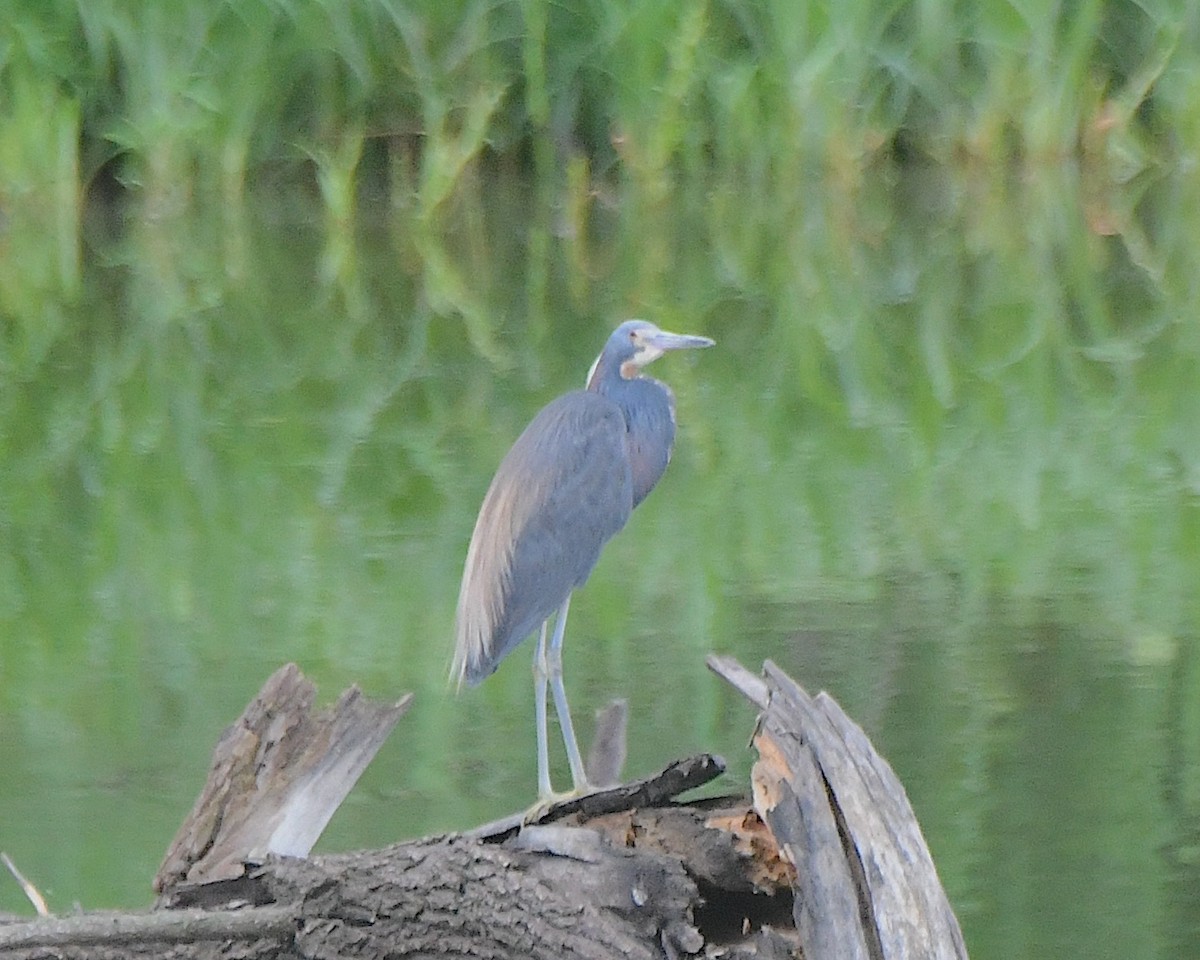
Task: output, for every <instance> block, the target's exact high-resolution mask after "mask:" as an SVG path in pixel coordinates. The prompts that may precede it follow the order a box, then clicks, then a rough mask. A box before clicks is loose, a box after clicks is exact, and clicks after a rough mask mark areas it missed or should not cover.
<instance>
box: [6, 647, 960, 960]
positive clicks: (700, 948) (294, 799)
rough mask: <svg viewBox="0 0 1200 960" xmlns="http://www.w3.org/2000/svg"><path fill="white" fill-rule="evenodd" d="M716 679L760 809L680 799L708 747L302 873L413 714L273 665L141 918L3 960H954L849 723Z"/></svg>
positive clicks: (881, 786) (923, 863)
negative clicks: (322, 835) (402, 721)
mask: <svg viewBox="0 0 1200 960" xmlns="http://www.w3.org/2000/svg"><path fill="white" fill-rule="evenodd" d="M710 667H712V669H713V670H714V671H715V672H717V673H718V674H720V675H721V676H723V677H725V678H726V679H727V680H728V681H729V682H731V683H732V684H733V685H734V686H735V687H737V688H738V689H739V690H740V691H741V692H742V693H743V694H744V695H746V696H747V698H748V699H750V700H751V701H752V702H753V703H754V704H755V705H756V706H758V707H759V709H760V714H759V718H758V724H757V727H756V731H755V734H754V741H753V742H754V745H755V747H756V749H757V751H758V761H757V763H756V764H755V766H754V770H753V773H752V776H751V790H750V797H749V798H745V797H717V798H711V797H710V798H707V799H703V800H693V801H691V802H683V801H680V800H679V799H678V797H679V795H680V794H682V793H685V792H687V791H689V790H692V789H694V788H695V787H697V786H700V785H703V784H705V783H707V782H708V781H710V780H712V779H713V778H714V777H716V776H719V775H720V773H721V772H722V771H723V769H724V764H723V762H722V761H721V760H720V759H719V758H717V757H712V756H706V755H702V756H700V757H695V758H692V759H689V760H685V761H679V762H676V763H672V764H670V765H669V766H668V767H667V768H666V769H664V770H663V771H662V772H661V773H659V774H657V775H655V776H653V777H649V778H646V779H644V780H640V781H635V782H633V783H629V784H624V785H619V786H616V787H613V788H611V789H605V790H602V791H599V792H597V793H594V794H591V795H588V796H586V797H582V798H578V799H575V800H572V801H569V802H567V803H561V804H557V805H554V806H551V807H549V808H547V809H545V810H543V811H540V816H538V817H537V818H535V819H534V821H533V822H531V820H530V818H529V817H528V816H527V815H524V816H523V815H515V816H513V817H509V818H505V819H503V820H500V821H497V822H496V823H493V824H488V825H485V826H484V827H480V828H476V829H475V830H472V831H471V832H470V833H469V834H463V835H459V834H455V835H451V836H444V837H429V838H425V839H421V840H416V841H411V842H406V843H400V844H396V845H394V846H391V847H387V848H385V849H383V850H374V851H362V852H357V853H347V854H338V855H332V856H322V857H311V858H310V857H308V856H307V854H308V850H309V849H310V848H311V845H312V842H314V841H315V839H316V834H319V832H320V829H321V828H322V827H323V826H324V824H325V822H327V821H328V818H329V816H330V815H331V814H332V812H333V809H335V808H336V806H337V804H338V803H340V801H341V799H342V798H343V797H344V796H345V793H346V792H347V791H348V790H349V789H350V787H351V786H352V785H353V782H354V780H355V779H356V778H357V776H358V774H359V773H361V771H362V769H363V768H365V766H366V764H367V763H368V762H369V761H370V759H371V757H372V756H373V755H374V753H375V751H376V750H377V749H378V746H379V745H380V744H381V743H382V742H383V739H384V738H385V737H386V736H387V733H388V732H389V731H390V730H391V728H392V726H393V725H394V724H395V722H396V721H397V719H398V718H399V716H400V715H401V714H402V713H403V711H404V709H405V708H406V707H407V698H406V699H405V700H402V701H401V702H399V703H396V704H383V705H381V704H371V703H369V702H367V701H365V700H364V699H363V698H361V697H360V696H359V695H358V693H357V691H356V690H351V691H349V692H348V693H347V694H345V695H344V696H343V697H342V699H341V700H339V702H338V704H337V705H335V707H333V708H332V709H331V710H330V711H327V712H326V713H324V714H319V715H314V714H312V711H311V705H312V690H311V685H308V686H306V684H307V681H305V680H304V679H303V677H301V676H300V675H299V672H298V671H296V670H295V668H294V667H290V666H289V667H287V668H284V669H283V670H281V671H280V672H279V673H277V674H276V675H275V676H274V677H273V678H272V679H271V680H270V681H268V683H267V685H266V686H265V687H264V689H263V691H262V693H260V695H259V697H257V698H256V699H255V701H254V702H252V703H251V705H250V706H249V707H248V708H247V710H246V713H245V714H243V716H242V718H240V719H239V721H238V722H237V723H235V724H234V725H233V726H232V727H231V728H230V729H229V730H227V731H226V733H225V734H224V735H223V736H222V739H221V742H220V744H218V748H217V750H216V752H215V754H214V761H213V768H212V772H211V774H210V778H209V782H208V784H207V785H206V787H205V790H204V792H203V793H202V795H201V797H200V799H199V800H198V801H197V804H196V807H195V809H194V810H193V811H192V815H191V816H190V817H189V818H188V820H187V821H186V822H185V824H184V825H183V827H182V828H181V830H180V832H179V834H178V835H177V837H176V839H175V841H174V842H173V843H172V845H171V848H170V850H169V851H168V854H167V857H166V858H165V860H164V863H163V867H162V869H161V870H160V872H159V875H158V877H157V878H156V880H155V886H156V889H157V890H158V891H159V894H160V895H159V899H158V902H157V903H156V904H155V906H154V908H153V909H150V910H147V911H144V912H136V913H96V914H83V915H79V916H72V917H67V918H54V917H48V918H42V919H39V920H35V921H28V922H16V923H0V958H32V957H37V958H47V957H72V958H73V957H88V958H95V960H108V958H132V957H166V958H187V960H206V958H215V957H222V958H234V957H246V958H258V957H263V958H266V957H271V958H293V957H294V958H325V957H365V958H382V957H463V956H471V957H493V958H508V957H532V958H543V957H544V958H551V957H554V958H560V957H566V958H570V957H580V958H597V960H599V958H608V957H627V958H628V957H631V958H642V957H645V958H652V957H653V958H661V957H668V958H677V957H689V956H697V955H701V956H725V957H730V958H738V957H747V958H748V957H763V958H776V957H779V958H782V957H799V956H803V957H805V958H807V960H824V958H834V957H836V958H858V957H864V958H879V960H884V958H900V957H913V958H917V957H920V958H927V957H928V958H951V957H965V956H966V951H965V949H964V948H963V944H962V937H961V934H960V933H959V930H958V924H957V922H956V921H955V918H954V914H953V912H952V911H951V909H950V907H949V904H948V901H947V900H946V897H945V894H944V893H943V892H942V889H941V886H940V884H939V883H938V880H937V875H936V872H935V871H934V868H933V863H932V860H931V859H930V857H929V853H928V850H927V848H926V846H925V843H924V840H923V838H922V837H921V833H920V829H919V827H918V826H917V824H916V820H915V819H914V817H913V815H912V810H911V808H910V807H909V805H908V801H907V799H906V798H905V795H904V791H903V788H902V787H901V786H900V784H899V782H898V780H897V779H896V777H895V775H894V774H893V773H892V771H891V769H890V768H889V767H888V766H887V764H886V763H885V762H884V761H883V760H882V759H881V758H880V757H879V756H878V755H877V754H876V753H875V751H874V750H873V749H872V747H871V745H870V743H869V742H868V740H867V738H866V736H865V735H864V734H863V733H862V731H861V730H859V728H858V727H856V726H855V725H854V724H853V723H852V722H851V721H850V720H849V719H848V718H847V717H846V716H845V714H843V713H842V712H841V710H840V709H839V708H838V707H837V705H836V703H834V702H833V700H832V699H831V698H829V697H828V696H826V695H824V694H821V695H819V696H818V697H816V698H811V697H809V696H808V695H807V694H806V693H805V692H804V691H803V690H802V689H801V688H800V687H799V686H798V685H797V684H795V682H794V681H792V680H791V679H790V678H788V677H787V676H786V675H785V674H783V673H782V672H781V671H779V670H778V669H777V668H776V667H774V666H773V665H771V664H770V663H768V664H767V665H766V667H765V670H764V674H763V676H761V677H760V676H757V675H753V674H751V673H749V672H748V671H746V670H745V669H744V668H742V667H740V666H739V665H738V664H737V663H736V662H734V661H732V660H728V659H724V658H710ZM623 722H624V721H623V714H622V719H621V721H620V723H621V724H622V725H623ZM613 750H616V752H617V753H620V752H622V751H621V748H609V749H608V750H607V751H602V752H607V753H608V755H609V756H610V757H611V756H612V752H613ZM604 762H609V761H604ZM610 766H611V762H610ZM289 771H290V772H291V775H289ZM253 824H258V826H257V827H255V826H253ZM318 824H319V825H318ZM314 830H315V833H314ZM298 838H299V839H298ZM281 846H282V847H284V848H285V849H280V847H281Z"/></svg>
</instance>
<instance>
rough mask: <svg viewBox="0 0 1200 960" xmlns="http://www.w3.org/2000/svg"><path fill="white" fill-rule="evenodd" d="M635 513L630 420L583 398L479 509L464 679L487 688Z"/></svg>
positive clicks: (461, 619)
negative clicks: (486, 680)
mask: <svg viewBox="0 0 1200 960" xmlns="http://www.w3.org/2000/svg"><path fill="white" fill-rule="evenodd" d="M632 509H633V493H632V480H631V476H630V468H629V459H628V453H627V450H626V430H625V419H624V417H623V415H622V414H621V411H620V409H619V408H618V407H617V406H616V404H614V403H613V402H612V401H611V400H608V399H606V398H604V397H602V396H599V395H598V394H595V393H589V392H587V391H582V390H580V391H576V392H573V393H568V394H565V395H564V396H562V397H559V398H558V399H557V400H554V401H553V402H551V403H550V404H548V405H547V406H546V407H545V408H543V410H542V411H541V412H540V413H539V414H538V415H537V416H536V417H534V419H533V421H532V422H531V423H530V424H529V426H528V427H526V428H525V431H524V432H523V433H522V434H521V436H520V437H518V438H517V441H516V443H514V444H513V446H512V449H511V450H509V452H508V454H507V455H506V456H505V457H504V460H503V461H502V462H501V464H500V466H499V468H498V469H497V470H496V476H495V477H494V478H493V480H492V485H491V487H490V488H489V489H488V492H487V496H486V497H485V498H484V501H483V506H482V507H481V508H480V510H479V519H478V520H477V521H476V523H475V532H474V534H473V535H472V537H471V546H470V548H469V549H468V551H467V562H466V567H465V569H464V571H463V582H462V590H461V592H460V594H459V600H458V623H457V641H456V646H455V658H454V668H453V672H454V676H455V678H456V679H458V680H460V681H461V680H464V679H465V680H466V681H467V682H468V683H478V682H479V681H480V680H482V679H483V678H484V677H486V676H487V675H488V674H490V673H491V672H492V671H493V670H495V669H496V667H497V666H498V665H499V663H500V661H501V660H502V659H503V658H504V657H505V655H507V653H508V652H509V651H510V650H511V649H512V648H513V647H515V646H516V645H517V644H518V643H520V642H521V641H522V640H523V639H524V638H525V637H527V636H528V635H529V634H530V633H531V632H533V631H534V630H535V629H537V628H538V627H539V626H540V625H541V623H542V622H543V621H544V620H545V619H546V618H547V617H549V616H550V615H551V614H552V613H554V611H555V610H557V609H558V608H559V607H560V606H561V605H562V603H563V601H564V600H565V599H566V598H567V597H568V596H569V595H570V593H571V591H572V590H574V589H575V588H576V587H578V586H579V585H580V584H582V583H583V582H584V581H585V580H586V579H587V577H588V574H590V573H591V571H592V568H593V567H594V566H595V565H596V561H597V560H598V559H599V557H600V551H601V549H602V548H603V547H604V544H605V543H607V542H608V540H609V539H610V538H611V537H612V536H613V534H615V533H616V532H617V531H618V530H620V529H621V527H623V526H624V525H625V522H626V520H628V519H629V514H630V512H631V510H632Z"/></svg>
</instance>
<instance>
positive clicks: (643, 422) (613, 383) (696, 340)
mask: <svg viewBox="0 0 1200 960" xmlns="http://www.w3.org/2000/svg"><path fill="white" fill-rule="evenodd" d="M711 345H712V341H711V340H709V339H708V338H707V337H694V336H687V335H681V334H675V333H667V332H665V331H663V330H660V329H658V327H656V326H654V324H652V323H647V322H646V321H644V320H627V321H625V322H624V323H623V324H621V325H620V326H619V327H617V329H616V330H615V331H614V332H613V334H612V335H611V336H610V337H609V338H608V342H607V343H606V344H605V347H604V350H603V352H602V353H601V354H600V356H599V357H598V358H597V359H596V362H595V364H593V366H592V370H591V372H590V373H589V374H588V381H587V389H585V390H576V391H573V392H571V393H567V394H564V395H563V396H561V397H559V398H558V399H557V400H553V401H551V402H550V403H549V404H547V405H546V406H545V407H544V408H543V409H542V411H541V412H540V413H539V414H538V415H537V416H536V417H534V418H533V420H532V421H531V422H530V424H529V426H528V427H526V428H525V431H524V432H523V433H522V434H521V436H520V437H518V438H517V441H516V443H514V444H513V446H512V449H511V450H509V452H508V453H507V454H506V455H505V457H504V460H503V461H502V462H501V463H500V466H499V468H498V469H497V470H496V476H495V477H494V478H493V480H492V484H491V486H490V487H489V488H488V492H487V495H486V496H485V497H484V500H483V506H482V507H480V510H479V519H478V520H476V522H475V532H474V533H473V534H472V536H471V546H470V547H469V548H468V550H467V561H466V565H465V567H464V569H463V579H462V588H461V591H460V593H459V597H458V616H457V624H456V640H455V650H454V666H453V668H452V673H453V676H454V678H455V679H456V680H457V681H458V682H459V683H460V684H461V683H462V682H464V681H465V682H466V683H469V684H476V683H478V682H479V681H480V680H482V679H483V678H484V677H486V676H488V675H489V674H490V673H492V672H493V671H494V670H495V669H496V667H497V666H499V664H500V661H501V660H503V659H504V657H505V656H507V654H508V653H509V651H510V650H512V648H513V647H515V646H516V645H517V644H518V643H520V642H521V641H522V640H524V639H525V637H527V636H528V635H529V634H530V633H532V632H533V631H534V630H536V629H538V628H539V627H540V628H541V634H540V639H539V642H538V646H537V650H536V652H535V654H534V679H535V694H536V697H535V709H536V713H537V725H538V794H539V797H540V798H542V799H545V798H546V797H548V796H550V795H551V789H550V772H549V748H548V745H547V738H546V684H547V682H549V683H550V687H551V691H552V693H553V695H554V705H555V709H556V712H557V713H558V718H559V723H560V724H561V726H562V730H563V740H564V743H565V745H566V749H567V759H568V761H569V762H570V765H571V776H572V778H573V780H574V788H575V791H576V792H582V791H583V790H586V789H587V778H586V776H585V775H584V771H583V763H582V760H581V759H580V756H579V748H578V746H577V745H576V742H575V733H574V729H573V727H572V724H571V715H570V711H569V709H568V707H567V700H566V692H565V690H564V689H563V685H562V637H563V630H564V629H565V626H566V620H567V608H568V606H569V604H570V597H571V593H572V591H574V590H575V589H576V588H578V587H580V586H582V585H583V583H584V581H586V580H587V578H588V575H589V574H590V573H591V572H592V568H593V567H595V565H596V561H597V560H598V559H599V558H600V551H601V550H602V549H603V547H604V545H605V544H606V543H607V542H608V541H609V540H610V539H611V538H612V536H613V535H614V534H615V533H617V531H619V530H620V529H621V528H622V527H623V526H624V525H625V522H626V521H627V520H628V519H629V515H630V513H631V512H632V511H633V508H634V507H636V506H637V505H638V504H639V503H641V502H642V500H644V499H645V498H646V495H647V494H649V493H650V491H651V490H652V489H654V485H655V484H656V483H658V481H659V478H660V477H661V476H662V474H663V471H664V470H666V468H667V463H668V462H669V461H670V459H671V449H672V447H673V446H674V442H675V404H674V398H673V397H672V395H671V391H670V389H669V388H668V387H667V386H666V384H663V383H660V382H659V381H657V380H653V379H651V378H649V377H642V376H640V375H639V371H640V370H641V368H642V367H644V366H645V365H646V364H648V363H650V362H651V361H653V360H655V359H657V358H658V357H660V356H662V355H663V353H665V352H666V351H668V350H680V349H686V348H695V347H708V346H711ZM555 612H557V614H558V617H557V619H556V621H555V626H554V636H553V639H552V640H551V641H550V643H549V645H547V642H546V625H547V623H548V621H549V619H550V617H551V616H552V615H554V613H555Z"/></svg>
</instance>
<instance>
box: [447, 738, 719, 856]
mask: <svg viewBox="0 0 1200 960" xmlns="http://www.w3.org/2000/svg"><path fill="white" fill-rule="evenodd" d="M724 772H725V761H724V760H723V759H722V758H721V757H718V756H716V755H714V754H711V753H701V754H697V755H696V756H694V757H686V758H684V759H683V760H673V761H671V762H670V763H668V764H667V765H666V766H665V767H663V769H662V770H660V771H659V772H658V773H656V774H654V775H653V776H649V777H643V778H642V779H640V780H633V781H631V782H629V783H623V784H621V785H619V786H616V787H609V788H608V789H605V790H596V791H595V792H593V793H585V794H583V795H582V796H578V797H566V798H564V799H561V800H556V801H554V802H553V803H550V804H547V805H546V806H545V807H544V808H542V809H537V808H535V809H533V810H523V811H518V812H516V813H510V814H508V815H507V816H504V817H500V818H499V819H498V820H493V821H492V822H491V823H485V824H483V825H482V826H479V827H475V828H474V829H473V830H471V831H469V832H468V836H471V837H476V838H478V839H481V840H502V839H504V838H506V837H509V836H511V835H513V834H514V833H516V832H517V831H518V830H519V829H520V828H521V827H522V826H525V825H536V824H539V823H550V822H552V821H554V820H561V819H563V818H564V817H568V816H571V815H573V814H574V815H576V816H577V817H578V818H590V817H599V816H603V815H604V814H606V813H614V812H616V811H618V810H629V809H631V808H633V807H655V806H659V805H661V804H663V803H666V802H667V801H669V800H671V799H673V798H674V797H677V796H679V795H680V794H681V793H686V792H687V791H688V790H694V789H695V788H696V787H702V786H704V784H706V783H708V782H709V781H710V780H714V779H716V778H717V777H719V776H720V775H721V774H722V773H724Z"/></svg>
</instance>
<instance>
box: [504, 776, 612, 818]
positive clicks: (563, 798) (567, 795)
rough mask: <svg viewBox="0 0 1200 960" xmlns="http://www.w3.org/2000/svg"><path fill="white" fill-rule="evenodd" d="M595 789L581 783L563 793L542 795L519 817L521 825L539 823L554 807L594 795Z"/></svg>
mask: <svg viewBox="0 0 1200 960" xmlns="http://www.w3.org/2000/svg"><path fill="white" fill-rule="evenodd" d="M597 789H599V788H597V787H594V786H592V784H590V783H581V784H576V785H575V786H574V787H573V788H572V789H570V790H566V791H564V792H563V793H555V792H553V791H550V792H548V793H542V794H540V795H539V796H538V798H537V802H536V803H534V805H533V806H532V807H530V808H529V809H528V810H526V811H525V813H524V815H523V816H522V817H521V824H522V826H531V825H532V824H535V823H541V822H542V821H543V820H545V819H546V818H547V817H548V816H549V815H550V813H551V811H553V810H554V809H555V808H556V807H559V806H562V805H563V804H564V803H570V802H571V801H572V800H578V799H580V798H581V797H586V796H587V795H588V794H590V793H595V792H596V791H597Z"/></svg>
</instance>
